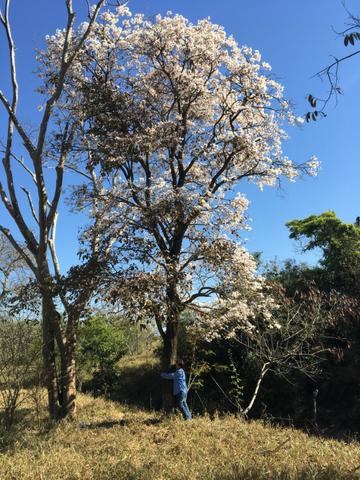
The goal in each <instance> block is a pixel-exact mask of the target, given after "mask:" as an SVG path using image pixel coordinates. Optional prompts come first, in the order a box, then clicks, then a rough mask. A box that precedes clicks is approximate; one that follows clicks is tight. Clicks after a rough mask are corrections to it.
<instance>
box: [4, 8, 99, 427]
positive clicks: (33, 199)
mask: <svg viewBox="0 0 360 480" xmlns="http://www.w3.org/2000/svg"><path fill="white" fill-rule="evenodd" d="M64 3H65V7H66V12H67V24H66V27H65V29H64V31H63V34H64V37H63V42H62V45H61V48H60V50H59V56H58V59H57V61H56V62H55V64H54V65H53V76H52V82H51V85H50V84H47V85H46V86H45V88H44V89H43V93H44V94H45V96H46V100H45V103H44V109H43V113H42V117H41V120H40V122H39V124H38V127H37V129H36V134H33V133H31V132H29V131H28V130H27V128H26V127H25V125H24V123H23V122H22V121H21V119H20V117H19V115H18V99H19V86H18V80H17V67H16V58H15V54H16V48H15V43H14V39H13V36H12V30H11V22H10V12H9V10H10V0H5V4H4V6H3V8H1V9H0V23H1V26H2V27H3V32H4V35H5V39H6V42H7V46H8V56H9V67H10V68H9V74H10V80H11V91H12V93H11V96H10V97H8V96H7V95H6V94H5V93H4V91H3V90H0V103H1V105H2V107H3V112H4V118H5V119H6V122H7V130H6V134H5V138H4V139H3V141H2V145H3V149H2V154H3V159H2V166H3V171H4V174H5V182H4V183H2V182H0V198H1V201H2V203H3V205H4V207H5V209H6V211H7V213H8V215H9V216H10V217H11V218H12V220H13V221H14V223H15V225H16V227H17V228H14V229H13V228H7V227H6V226H5V225H4V224H0V232H2V234H3V235H5V237H6V238H7V239H8V241H9V242H10V244H11V245H12V247H13V248H14V250H15V251H16V252H17V254H18V255H19V257H21V258H22V259H23V260H24V261H25V262H26V264H27V266H28V267H29V269H30V270H31V271H32V273H33V275H34V277H35V279H36V284H37V287H38V289H39V292H40V294H41V302H42V330H43V361H44V375H45V382H46V387H47V391H48V402H49V413H50V416H51V417H52V418H55V417H56V416H57V415H58V413H59V408H58V406H59V400H61V403H62V414H63V415H74V414H75V405H76V404H75V397H76V390H75V360H74V353H75V338H76V322H77V320H78V318H79V316H80V315H81V312H82V309H83V307H84V305H85V304H86V302H87V301H88V299H89V292H90V291H91V285H90V288H89V285H87V286H86V288H84V289H83V290H82V291H81V293H80V294H79V288H78V294H77V295H75V296H73V301H72V302H71V301H69V298H67V297H66V295H64V294H61V288H60V286H59V282H60V280H61V271H60V264H59V260H58V258H57V254H56V248H55V236H56V224H57V220H58V207H59V202H60V198H61V195H62V193H63V183H64V170H65V167H66V162H67V159H68V157H69V154H70V152H71V149H72V145H73V142H74V138H75V135H76V131H77V128H78V126H79V123H78V121H77V120H75V119H73V118H72V116H71V115H67V116H66V115H65V116H62V117H61V120H60V116H59V115H57V108H58V106H59V101H60V100H61V96H62V94H63V91H64V88H65V83H66V77H67V75H68V74H69V71H70V70H71V69H72V68H73V66H74V64H75V62H76V60H77V57H78V56H79V53H80V52H81V49H82V48H83V46H84V44H85V42H86V41H87V39H88V38H89V36H90V34H91V32H92V30H93V28H94V24H95V23H96V19H97V17H98V15H99V12H100V10H101V8H102V6H103V5H104V3H105V0H99V1H98V2H97V3H96V4H95V5H94V6H93V7H92V8H90V9H89V18H88V22H87V23H86V24H84V28H83V30H82V33H81V35H75V34H74V22H75V16H76V14H75V12H74V9H73V2H72V0H65V1H64ZM54 138H55V139H56V143H55V148H54V149H52V152H51V155H52V161H53V162H55V169H53V170H52V178H51V179H50V180H49V176H48V173H49V172H47V175H45V169H46V163H47V162H48V161H49V160H50V158H49V156H50V151H51V148H50V141H51V139H52V140H53V139H54ZM19 142H21V143H22V145H23V147H24V151H25V158H24V157H23V156H21V155H20V154H19V153H18V151H17V150H16V146H17V145H18V144H19ZM54 154H56V158H54ZM19 166H20V167H21V168H23V170H24V171H25V172H26V173H27V174H28V179H29V186H28V187H27V188H23V192H24V194H25V198H26V201H27V203H28V206H27V207H26V206H24V204H23V202H22V201H21V200H20V199H19V189H18V188H17V186H16V181H15V179H14V175H15V173H16V168H17V167H19ZM31 189H32V190H31ZM29 212H30V215H29ZM24 245H25V246H24ZM90 284H91V282H90ZM62 292H63V291H62ZM59 302H61V303H62V308H63V309H64V311H65V314H66V318H67V322H66V326H65V327H64V328H63V327H62V322H61V321H60V320H61V315H60V310H59ZM55 343H56V344H57V347H58V350H59V352H60V358H61V362H60V363H61V372H60V376H59V380H57V374H56V363H55V355H56V349H55Z"/></svg>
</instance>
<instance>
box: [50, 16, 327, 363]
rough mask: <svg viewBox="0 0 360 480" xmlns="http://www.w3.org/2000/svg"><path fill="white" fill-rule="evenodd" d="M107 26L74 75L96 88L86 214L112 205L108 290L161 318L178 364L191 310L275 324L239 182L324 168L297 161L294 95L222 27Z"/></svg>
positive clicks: (104, 223)
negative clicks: (289, 142) (182, 329)
mask: <svg viewBox="0 0 360 480" xmlns="http://www.w3.org/2000/svg"><path fill="white" fill-rule="evenodd" d="M102 21H103V24H102V25H101V28H100V26H99V28H97V29H95V30H94V34H93V36H92V41H91V43H88V45H87V48H88V49H87V51H85V49H84V53H83V55H82V57H81V58H82V59H83V66H82V69H81V70H79V71H78V72H75V74H74V75H75V76H74V81H76V84H77V85H80V84H82V86H81V87H80V88H78V91H81V96H80V97H78V103H77V107H76V108H77V109H76V108H75V109H74V110H73V115H74V116H76V115H78V117H79V118H81V121H82V125H83V137H82V139H80V138H79V139H78V140H79V144H78V148H79V149H81V148H82V145H83V146H84V147H83V148H85V149H86V150H88V149H89V145H91V148H90V150H91V155H90V156H89V163H88V167H91V168H96V169H98V171H99V172H100V177H99V178H101V182H102V186H101V188H100V189H98V191H97V192H95V191H94V190H93V189H92V187H91V184H86V183H85V184H84V185H83V187H82V188H81V189H79V190H78V195H77V200H78V207H79V208H86V205H87V201H88V200H90V199H91V198H93V197H96V198H97V201H98V202H99V203H101V204H102V205H103V208H102V210H103V211H105V212H106V214H105V215H103V216H102V218H101V220H100V221H99V219H98V220H97V227H96V228H98V229H99V228H100V230H98V232H97V233H99V234H100V236H101V238H102V239H103V240H104V241H108V239H109V237H111V238H112V239H113V244H112V259H113V268H112V270H111V271H110V272H109V274H108V277H107V278H105V279H104V282H103V287H104V288H103V290H102V291H103V294H105V295H106V297H107V298H108V299H110V300H112V301H119V302H120V303H121V305H122V307H123V309H124V311H125V312H126V313H127V314H128V315H129V316H131V317H133V318H135V319H139V318H148V319H149V318H152V319H154V321H155V322H156V324H157V327H158V330H159V333H160V335H161V337H162V339H163V347H164V348H163V361H162V367H163V368H165V369H168V368H169V367H170V365H172V364H174V363H175V361H176V358H177V342H178V332H179V326H180V321H181V313H182V312H183V311H184V310H185V309H191V310H193V311H195V312H196V314H197V316H198V318H199V322H200V321H206V319H210V318H212V319H214V316H218V321H219V322H229V323H232V324H233V325H234V329H235V330H236V329H237V328H247V326H248V325H249V322H251V318H252V317H254V316H257V317H258V316H259V315H263V318H264V319H265V320H266V319H267V320H266V321H268V320H269V316H270V315H269V311H271V305H272V301H271V298H270V297H269V296H267V295H266V294H265V293H264V291H263V282H262V280H261V278H260V277H258V276H257V275H256V273H255V272H256V262H255V260H254V258H253V257H252V256H251V255H250V254H249V253H248V252H247V251H246V250H245V248H244V247H243V245H242V242H241V237H240V230H241V229H242V228H246V214H245V212H246V208H247V205H248V201H247V199H246V198H245V196H244V195H242V194H240V192H239V190H238V188H239V185H240V184H241V182H243V181H249V182H252V183H255V184H257V185H259V187H263V186H264V185H271V186H272V185H276V184H277V182H278V181H279V179H280V177H281V176H284V177H287V178H288V179H291V180H293V179H295V178H296V177H297V176H298V175H299V174H301V173H310V174H315V173H316V170H317V165H318V162H317V160H316V158H312V159H310V161H309V162H305V163H303V164H301V165H295V164H294V163H293V162H292V161H291V160H290V159H288V158H287V157H286V156H285V155H284V154H283V152H282V149H281V145H282V141H283V140H284V139H285V138H286V133H285V132H284V130H283V127H282V124H284V123H286V122H287V121H290V123H296V119H295V117H294V115H293V113H292V112H291V110H290V108H289V104H288V102H287V101H285V100H284V99H283V87H282V86H281V85H280V84H278V83H277V82H276V81H275V80H274V79H273V78H272V77H271V75H270V74H269V71H270V66H269V65H268V64H267V63H265V62H262V61H261V56H260V53H259V52H258V51H256V50H255V51H253V50H251V49H250V48H248V47H240V46H238V44H237V42H236V41H235V40H234V39H233V38H232V37H230V36H227V35H226V33H225V31H224V29H223V28H222V27H221V26H219V25H215V24H213V23H211V22H210V21H209V20H200V21H199V22H197V23H196V24H192V23H190V22H189V21H188V20H187V19H185V18H184V17H183V16H181V15H172V14H167V15H166V16H164V17H161V16H160V15H158V16H156V18H155V19H154V20H153V21H151V20H147V19H145V18H144V17H143V16H142V15H135V16H134V17H130V16H129V18H128V19H125V20H124V21H120V18H119V16H118V15H116V13H108V14H107V15H106V17H105V16H103V17H102ZM53 48H54V50H55V47H53ZM50 54H51V52H50V53H49V55H50ZM89 213H90V215H91V212H89ZM91 230H92V229H91V228H89V230H88V231H87V232H85V233H84V235H85V238H86V235H87V233H89V232H91ZM214 324H216V322H214Z"/></svg>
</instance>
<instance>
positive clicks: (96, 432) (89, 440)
mask: <svg viewBox="0 0 360 480" xmlns="http://www.w3.org/2000/svg"><path fill="white" fill-rule="evenodd" d="M34 415H35V413H34V412H33V411H32V410H27V415H25V417H24V419H23V429H22V431H20V432H17V435H16V439H15V440H14V442H13V444H12V445H11V447H9V448H8V449H7V450H3V451H2V453H0V479H1V480H10V479H11V480H30V479H31V480H75V479H81V480H125V479H126V480H152V479H154V480H155V479H156V480H165V479H166V480H192V479H199V480H200V479H201V480H235V479H244V480H250V479H251V480H258V479H266V480H272V479H283V480H285V479H302V480H307V479H317V480H325V479H326V480H337V479H341V480H342V479H344V480H345V479H346V480H352V479H357V478H360V445H359V444H358V443H350V444H347V443H344V442H339V441H335V440H325V439H322V438H316V437H310V436H308V435H306V434H305V433H302V432H299V431H295V430H292V429H286V428H279V427H272V426H269V425H266V424H264V423H261V422H246V421H244V420H241V419H238V418H236V417H233V416H225V417H221V418H220V417H215V418H209V417H198V418H195V419H194V420H193V421H192V422H184V421H183V420H182V419H181V418H180V416H177V415H175V416H170V417H164V418H163V417H161V415H159V414H157V413H149V412H146V411H143V410H138V409H131V408H129V407H126V406H122V405H119V404H115V403H113V402H110V401H105V400H103V399H93V398H91V397H89V396H85V395H80V399H79V419H78V421H77V422H68V421H63V422H61V423H59V424H57V425H55V426H52V428H49V429H44V428H43V427H44V426H45V425H46V422H45V420H44V421H43V422H42V423H41V425H42V430H40V431H39V423H37V424H36V422H35V418H34ZM37 415H38V413H37ZM43 415H44V418H45V416H46V411H45V409H44V411H43ZM44 422H45V423H44ZM35 425H37V426H35Z"/></svg>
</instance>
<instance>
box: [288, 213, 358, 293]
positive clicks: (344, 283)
mask: <svg viewBox="0 0 360 480" xmlns="http://www.w3.org/2000/svg"><path fill="white" fill-rule="evenodd" d="M286 225H287V227H288V228H289V230H290V238H294V239H295V240H299V241H303V240H305V243H304V245H303V246H302V248H303V251H309V250H313V249H315V248H319V249H321V251H322V258H321V260H320V266H321V269H322V271H321V274H322V279H321V283H322V284H320V285H319V286H320V287H322V288H324V289H326V290H331V289H335V290H336V291H340V292H342V293H346V294H349V295H355V296H359V295H360V228H359V226H358V225H357V224H351V223H344V222H342V221H341V220H340V219H338V218H337V217H336V214H335V213H334V212H332V211H326V212H324V213H322V214H321V215H311V216H309V217H307V218H304V219H302V220H292V221H291V222H288V223H287V224H286Z"/></svg>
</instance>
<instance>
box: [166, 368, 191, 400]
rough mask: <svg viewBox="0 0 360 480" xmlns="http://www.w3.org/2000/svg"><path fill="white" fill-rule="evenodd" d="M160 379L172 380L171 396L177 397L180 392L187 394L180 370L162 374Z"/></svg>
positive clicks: (182, 371)
mask: <svg viewBox="0 0 360 480" xmlns="http://www.w3.org/2000/svg"><path fill="white" fill-rule="evenodd" d="M161 377H162V378H165V379H166V380H174V383H173V395H177V394H178V393H180V392H184V393H187V390H188V389H187V385H186V377H185V372H184V370H183V369H182V368H178V369H177V370H176V371H175V372H174V373H162V374H161Z"/></svg>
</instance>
